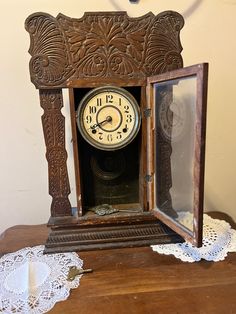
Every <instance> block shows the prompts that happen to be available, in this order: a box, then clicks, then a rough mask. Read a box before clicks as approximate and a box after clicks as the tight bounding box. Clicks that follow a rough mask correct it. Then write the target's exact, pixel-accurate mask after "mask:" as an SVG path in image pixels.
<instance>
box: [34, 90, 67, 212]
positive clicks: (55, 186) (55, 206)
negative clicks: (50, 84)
mask: <svg viewBox="0 0 236 314" xmlns="http://www.w3.org/2000/svg"><path fill="white" fill-rule="evenodd" d="M40 102H41V107H42V108H43V109H44V114H43V116H42V124H43V132H44V138H45V143H46V147H47V152H46V158H47V161H48V172H49V194H50V195H51V196H52V198H53V200H52V205H51V214H52V216H66V215H71V205H70V202H69V199H68V195H69V194H70V185H69V179H68V173H67V167H66V160H67V152H66V150H65V118H64V117H63V115H62V114H61V108H62V107H63V103H62V91H61V90H40Z"/></svg>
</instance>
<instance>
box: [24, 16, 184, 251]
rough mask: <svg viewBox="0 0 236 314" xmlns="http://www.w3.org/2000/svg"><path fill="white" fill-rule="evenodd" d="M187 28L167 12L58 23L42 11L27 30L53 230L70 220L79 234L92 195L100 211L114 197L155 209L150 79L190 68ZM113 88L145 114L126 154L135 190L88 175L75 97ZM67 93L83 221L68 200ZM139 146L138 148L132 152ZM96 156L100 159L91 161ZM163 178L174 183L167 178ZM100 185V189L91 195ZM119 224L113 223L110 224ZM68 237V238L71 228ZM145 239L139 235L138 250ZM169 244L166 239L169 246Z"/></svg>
mask: <svg viewBox="0 0 236 314" xmlns="http://www.w3.org/2000/svg"><path fill="white" fill-rule="evenodd" d="M183 25H184V20H183V17H182V16H181V15H180V14H179V13H177V12H174V11H165V12H162V13H160V14H158V15H156V16H155V15H154V14H153V13H151V12H149V13H147V14H145V15H144V16H141V17H134V18H131V17H129V16H128V15H127V13H126V12H116V11H114V12H87V13H85V14H84V16H82V17H81V18H70V17H67V16H65V15H63V14H59V15H58V16H57V17H53V16H51V15H50V14H47V13H43V12H37V13H34V14H31V15H30V16H29V17H28V18H27V19H26V21H25V28H26V30H27V32H28V33H29V35H30V48H29V53H30V55H31V59H30V64H29V69H30V77H31V81H32V83H33V84H34V85H35V87H36V88H38V89H39V92H40V101H41V106H42V107H43V108H44V115H43V117H42V122H43V130H44V138H45V144H46V150H47V154H46V157H47V161H48V166H49V167H48V174H49V194H50V195H51V196H52V205H51V217H50V219H49V225H50V226H52V225H53V226H54V227H55V228H56V227H58V228H63V227H65V222H66V224H67V227H68V224H70V227H71V229H72V228H75V224H76V221H77V222H78V224H77V228H78V229H79V228H80V225H81V224H82V223H83V221H84V217H83V216H84V215H85V214H86V210H87V208H91V207H93V206H94V205H97V204H96V202H93V200H91V199H92V198H93V197H94V199H96V200H98V201H97V202H98V203H99V205H101V204H102V203H107V202H108V201H109V202H110V200H108V201H107V197H106V196H107V195H110V196H111V197H114V199H117V200H118V199H119V202H118V201H117V203H113V202H111V204H115V205H121V204H124V205H126V204H130V203H134V202H135V203H137V202H139V207H141V209H142V211H143V212H146V211H148V210H149V203H148V198H147V182H146V180H145V178H146V177H147V176H148V173H147V164H148V159H147V154H146V153H147V152H146V150H147V136H148V134H147V133H148V131H147V127H146V126H147V124H146V122H147V121H146V120H145V119H146V118H145V115H144V114H143V112H144V110H145V109H146V94H145V87H146V78H147V77H148V76H150V75H156V74H160V73H164V72H166V71H171V70H174V69H178V68H181V67H182V66H183V60H182V56H181V51H182V46H181V43H180V31H181V29H182V27H183ZM107 84H108V85H114V86H122V87H124V88H125V87H126V88H131V89H132V88H133V92H134V94H136V97H137V101H138V103H139V107H140V110H141V112H142V115H143V116H142V117H143V123H142V127H141V131H140V132H139V134H138V136H137V137H136V139H135V140H136V143H135V140H134V141H133V142H132V143H130V144H129V145H127V147H126V148H127V151H126V154H124V155H125V156H129V158H127V160H128V161H129V162H128V163H127V166H126V167H125V169H126V172H124V177H125V178H126V179H127V177H128V176H130V182H131V184H130V185H128V184H127V181H126V179H123V180H121V179H120V178H119V180H120V181H121V182H120V181H119V180H117V181H119V184H118V183H117V184H116V193H115V192H114V190H115V189H114V186H115V184H114V182H109V183H111V184H107V182H106V184H103V182H101V180H100V178H98V179H96V178H95V176H90V175H89V171H90V170H91V169H90V168H92V167H91V165H90V161H89V156H88V155H89V154H88V152H89V149H88V148H89V147H88V146H83V145H81V144H82V143H83V142H82V141H79V136H77V135H78V133H77V127H76V124H75V110H76V108H75V105H76V101H78V99H75V92H76V90H80V91H79V92H78V93H80V92H81V90H82V89H84V90H85V89H92V88H94V87H96V86H103V85H107ZM62 88H70V103H71V123H72V141H73V149H74V165H75V178H76V198H77V212H78V216H79V217H78V219H77V217H76V215H75V216H72V209H71V204H70V202H69V199H68V195H69V194H70V183H69V179H68V171H67V164H66V159H67V152H66V150H65V131H66V130H65V121H64V117H63V116H62V114H61V111H60V110H61V108H62V105H63V102H62ZM134 89H136V91H134ZM137 89H138V90H139V94H140V95H139V96H137ZM137 140H138V141H137ZM134 143H135V147H133V149H132V150H129V148H132V145H133V144H134ZM97 154H98V152H97ZM83 156H84V157H83ZM94 156H96V154H95V155H93V156H92V157H94ZM131 157H132V158H131ZM91 159H92V158H91ZM91 159H90V160H91ZM118 159H119V156H118ZM137 161H138V163H137ZM134 165H135V167H133V166H134ZM168 171H169V172H170V170H168ZM131 174H132V175H131ZM82 177H83V178H82ZM164 177H167V173H165V176H164ZM85 178H86V179H88V180H87V181H86V180H85ZM93 185H94V186H96V189H91V190H90V189H89V188H90V187H92V186H93ZM131 190H132V191H133V192H132V193H131ZM123 195H125V196H123ZM98 196H99V197H98ZM111 197H110V198H111ZM104 200H105V201H104ZM85 201H86V202H85ZM91 202H92V204H91ZM85 203H87V204H85ZM75 211H76V210H73V212H75ZM135 219H136V221H137V222H138V221H139V217H137V216H135V215H133V217H132V219H131V220H135ZM108 220H109V218H108V219H104V223H107V222H109V221H108ZM112 220H113V218H111V221H110V223H112ZM148 220H149V218H148ZM155 220H156V219H155V217H154V216H153V224H156V221H155ZM97 222H98V220H97V219H94V220H93V223H94V225H95V228H96V227H97V226H96V223H97ZM144 222H145V219H144ZM129 223H130V220H128V221H127V219H126V218H125V219H124V221H123V222H122V223H121V222H120V219H119V218H117V224H120V225H121V234H122V225H129ZM64 231H65V233H67V231H68V229H65V230H64ZM53 232H54V230H53V228H52V233H53ZM147 232H148V230H147ZM171 232H172V231H171ZM157 237H158V235H157ZM120 238H121V240H120V241H121V246H122V247H123V245H124V244H125V242H126V241H127V237H126V235H125V234H122V235H121V236H120V237H118V238H116V239H115V241H116V242H117V241H118V240H119V239H120ZM138 239H139V237H138V236H137V237H136V239H135V240H136V242H135V243H136V244H137V240H138ZM54 240H55V239H54ZM142 240H143V239H140V244H141V243H143V242H142ZM108 241H109V237H108ZM115 241H114V242H115ZM168 241H169V236H168V235H167V237H166V241H164V242H168ZM126 243H128V242H126ZM114 246H116V245H114ZM59 247H60V245H59ZM71 249H74V247H73V248H71Z"/></svg>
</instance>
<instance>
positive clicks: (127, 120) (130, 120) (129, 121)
mask: <svg viewBox="0 0 236 314" xmlns="http://www.w3.org/2000/svg"><path fill="white" fill-rule="evenodd" d="M126 122H128V123H131V122H132V115H131V114H127V116H126Z"/></svg>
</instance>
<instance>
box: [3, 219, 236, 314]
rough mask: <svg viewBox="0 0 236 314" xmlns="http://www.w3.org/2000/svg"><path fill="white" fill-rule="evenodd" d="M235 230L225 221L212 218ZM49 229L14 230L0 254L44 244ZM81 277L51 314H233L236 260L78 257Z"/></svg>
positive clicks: (129, 252)
mask: <svg viewBox="0 0 236 314" xmlns="http://www.w3.org/2000/svg"><path fill="white" fill-rule="evenodd" d="M213 217H215V218H218V219H225V220H227V221H228V222H230V223H231V225H232V226H233V227H234V228H236V225H235V224H234V223H233V222H232V220H231V219H230V218H229V217H227V216H226V215H223V214H220V213H214V215H213ZM47 235H48V229H47V227H46V226H45V225H40V226H17V227H13V228H10V229H8V230H7V231H6V232H5V233H4V234H2V235H1V237H0V238H1V241H0V252H1V254H3V253H7V252H13V251H16V250H18V249H21V248H23V247H27V246H34V245H38V244H42V243H44V242H45V240H46V238H47ZM79 256H80V258H82V259H83V261H84V268H92V269H93V270H94V271H93V273H91V274H86V275H84V276H83V277H82V279H81V282H80V286H79V287H78V288H77V289H74V290H71V293H70V296H69V297H68V299H67V300H65V301H62V302H59V303H56V305H55V306H54V308H53V309H52V310H51V311H50V312H49V313H57V314H60V313H61V314H62V313H78V311H79V313H83V314H91V313H96V314H104V313H108V312H109V314H118V313H119V314H126V313H127V312H128V313H132V314H144V313H158V314H159V313H163V314H166V313H171V314H172V313H175V314H176V313H181V314H189V313H193V314H200V313H201V314H202V313H204V314H205V313H206V314H222V313H235V312H236V299H235V293H236V254H235V253H230V254H229V255H228V256H227V258H226V259H225V260H224V261H221V262H216V263H214V262H207V261H201V262H197V263H184V262H181V261H180V260H178V259H176V258H175V257H173V256H164V255H159V254H157V253H154V252H153V251H152V250H151V248H149V247H142V248H132V249H128V248H126V249H116V250H115V249H113V250H104V251H93V252H80V253H79Z"/></svg>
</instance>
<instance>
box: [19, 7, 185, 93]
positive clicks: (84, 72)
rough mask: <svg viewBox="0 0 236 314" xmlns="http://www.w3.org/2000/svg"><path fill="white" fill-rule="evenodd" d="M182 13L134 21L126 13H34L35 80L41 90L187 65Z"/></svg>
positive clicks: (30, 19) (30, 23) (31, 23)
mask: <svg viewBox="0 0 236 314" xmlns="http://www.w3.org/2000/svg"><path fill="white" fill-rule="evenodd" d="M183 24H184V21H183V18H182V16H181V15H180V14H178V13H177V12H173V11H165V12H162V13H160V14H158V15H157V16H154V15H153V14H152V13H148V14H146V15H144V16H142V17H139V18H130V17H128V16H127V14H126V12H87V13H85V14H84V16H83V17H82V18H80V19H75V18H70V17H67V16H65V15H63V14H59V15H58V16H57V17H56V18H54V17H53V16H51V15H50V14H47V13H42V12H39V13H34V14H32V15H30V16H29V17H28V18H27V20H26V22H25V28H26V30H27V31H28V32H29V34H30V40H31V42H30V49H29V53H30V54H31V55H32V58H31V61H30V75H31V80H32V82H33V83H34V84H35V86H36V87H37V88H51V87H52V88H55V87H57V88H58V87H65V88H66V87H67V86H68V84H70V82H71V81H74V80H77V79H79V78H80V79H81V78H83V79H85V80H86V79H91V78H101V77H102V78H107V79H108V80H110V79H111V78H117V79H118V80H119V79H123V80H124V79H125V80H127V79H132V78H136V79H137V78H140V79H143V78H146V76H150V75H154V74H157V73H163V72H166V71H170V70H173V69H176V68H180V67H182V64H183V61H182V57H181V55H180V52H181V50H182V47H181V44H180V41H179V32H180V30H181V28H182V27H183Z"/></svg>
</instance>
